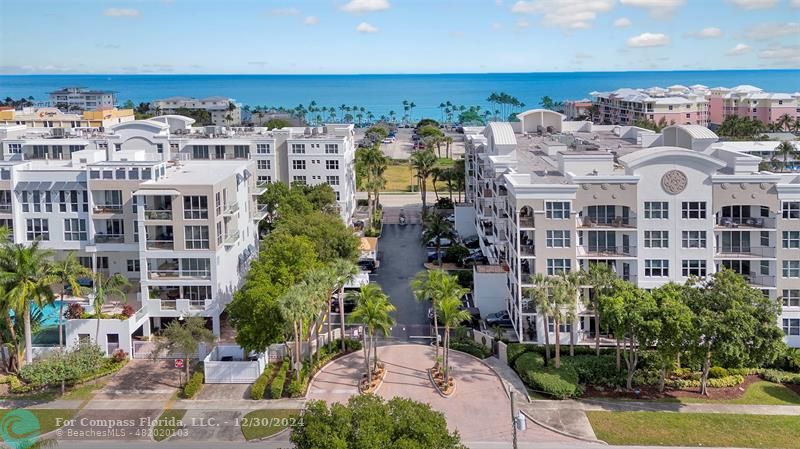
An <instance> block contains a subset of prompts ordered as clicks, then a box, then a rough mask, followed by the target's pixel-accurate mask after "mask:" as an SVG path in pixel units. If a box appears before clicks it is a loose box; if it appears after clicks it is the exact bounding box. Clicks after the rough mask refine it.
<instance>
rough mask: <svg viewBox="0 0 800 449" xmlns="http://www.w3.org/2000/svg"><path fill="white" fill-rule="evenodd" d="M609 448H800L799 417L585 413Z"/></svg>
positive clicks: (668, 413) (596, 432) (669, 413)
mask: <svg viewBox="0 0 800 449" xmlns="http://www.w3.org/2000/svg"><path fill="white" fill-rule="evenodd" d="M586 415H587V416H588V418H589V422H591V424H592V427H593V428H594V432H595V434H596V435H597V438H599V439H601V440H603V441H605V442H607V443H608V444H619V445H646V446H723V447H755V448H800V416H766V415H727V414H713V413H671V412H595V411H590V412H586Z"/></svg>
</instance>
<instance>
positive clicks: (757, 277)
mask: <svg viewBox="0 0 800 449" xmlns="http://www.w3.org/2000/svg"><path fill="white" fill-rule="evenodd" d="M742 277H743V278H744V279H745V280H746V281H747V283H748V284H749V285H750V286H751V287H755V288H764V287H773V288H774V287H775V276H766V275H763V274H755V273H750V274H742Z"/></svg>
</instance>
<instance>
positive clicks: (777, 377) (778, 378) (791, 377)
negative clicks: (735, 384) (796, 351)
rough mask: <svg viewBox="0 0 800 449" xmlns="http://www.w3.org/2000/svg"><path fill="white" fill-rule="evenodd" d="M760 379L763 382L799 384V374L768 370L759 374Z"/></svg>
mask: <svg viewBox="0 0 800 449" xmlns="http://www.w3.org/2000/svg"><path fill="white" fill-rule="evenodd" d="M761 377H763V378H764V380H768V381H770V382H775V383H780V384H800V373H790V372H788V371H779V370H776V369H768V370H764V372H763V373H761Z"/></svg>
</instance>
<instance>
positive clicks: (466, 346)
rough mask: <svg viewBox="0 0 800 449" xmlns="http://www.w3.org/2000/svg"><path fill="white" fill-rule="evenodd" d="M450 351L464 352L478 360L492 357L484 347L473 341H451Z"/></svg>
mask: <svg viewBox="0 0 800 449" xmlns="http://www.w3.org/2000/svg"><path fill="white" fill-rule="evenodd" d="M450 349H453V350H456V351H461V352H466V353H467V354H470V355H473V356H475V357H477V358H479V359H485V358H486V357H489V356H490V355H492V353H491V352H490V351H489V350H488V349H486V348H485V347H484V346H482V345H480V344H478V343H477V342H475V341H474V340H466V339H465V340H453V341H451V342H450Z"/></svg>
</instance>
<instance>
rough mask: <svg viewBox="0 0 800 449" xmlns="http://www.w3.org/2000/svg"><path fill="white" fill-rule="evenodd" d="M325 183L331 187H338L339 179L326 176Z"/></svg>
mask: <svg viewBox="0 0 800 449" xmlns="http://www.w3.org/2000/svg"><path fill="white" fill-rule="evenodd" d="M327 183H328V185H331V186H338V185H339V177H338V176H328V177H327Z"/></svg>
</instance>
